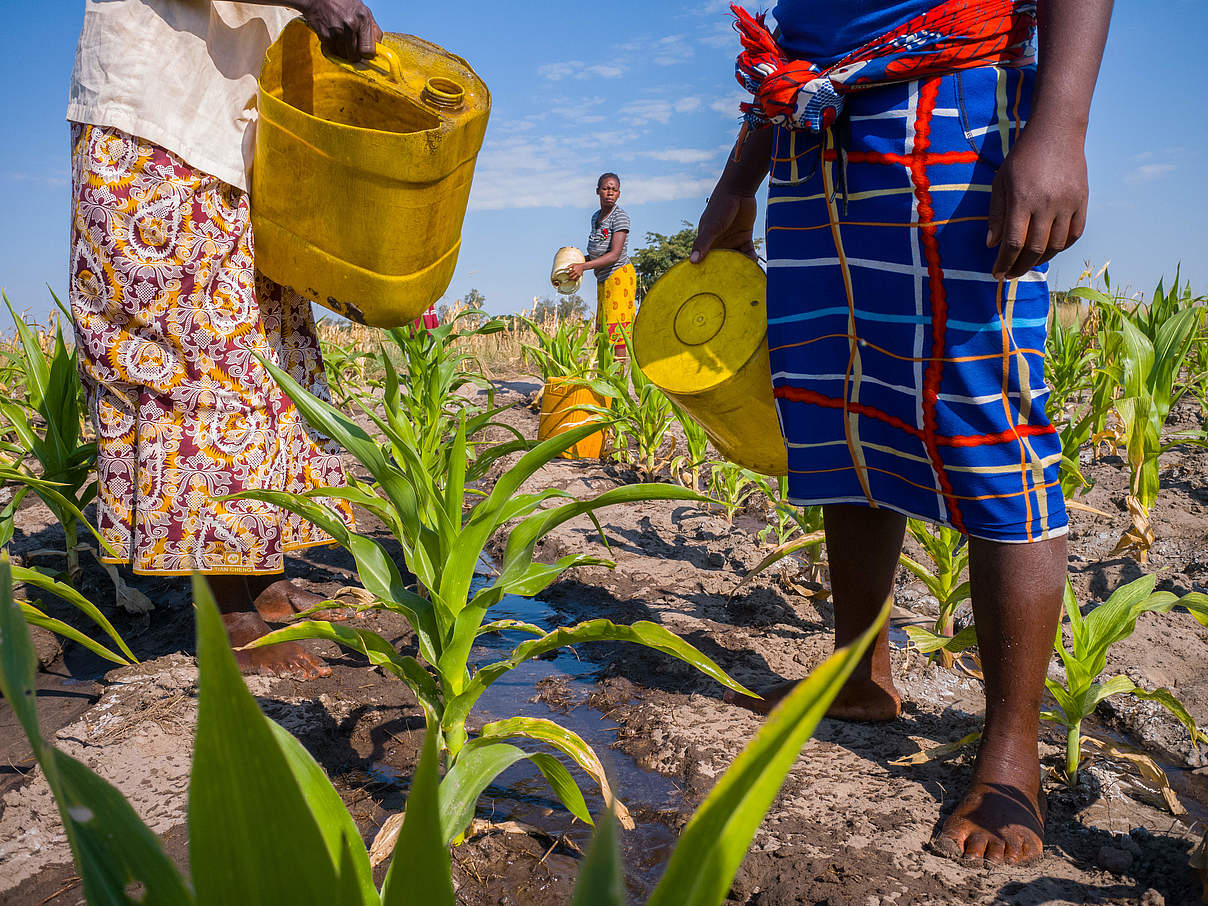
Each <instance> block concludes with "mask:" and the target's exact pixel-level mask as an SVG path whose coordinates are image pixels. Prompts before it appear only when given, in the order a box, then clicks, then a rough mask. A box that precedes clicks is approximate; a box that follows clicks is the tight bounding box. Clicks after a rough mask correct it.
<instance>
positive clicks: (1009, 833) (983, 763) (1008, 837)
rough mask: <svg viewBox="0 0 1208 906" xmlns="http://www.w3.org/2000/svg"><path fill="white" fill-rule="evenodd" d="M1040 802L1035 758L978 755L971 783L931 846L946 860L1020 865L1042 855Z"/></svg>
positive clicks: (1038, 775)
mask: <svg viewBox="0 0 1208 906" xmlns="http://www.w3.org/2000/svg"><path fill="white" fill-rule="evenodd" d="M1044 820H1045V803H1044V798H1043V796H1042V795H1041V793H1040V761H1039V759H1038V758H1037V757H1036V755H1035V753H1034V752H1032V753H1015V754H1014V755H1012V754H1010V753H1009V754H1006V755H1001V754H1000V755H995V754H991V753H989V752H987V751H986V750H985V749H983V751H982V752H981V753H979V755H978V758H977V767H976V768H975V769H974V772H973V783H972V785H971V786H970V787H969V791H968V792H967V793H966V794H965V798H964V799H962V800H961V802H960V804H959V805H957V807H956V811H954V812H953V813H952V815H951V816H950V817H949V818H948V820H947V821H945V822H944V827H943V829H942V830H941V831H940V833H939V835H938V836H937V837H936V838H935V840H934V841H932V847H933V848H934V849H935V850H936V851H937V852H939V853H940V854H942V855H945V856H949V857H950V858H954V859H960V860H962V861H967V860H973V861H977V860H982V861H985V862H989V863H992V864H995V865H1023V864H1025V863H1027V862H1032V861H1034V860H1036V859H1038V858H1040V856H1041V855H1042V854H1043V852H1044Z"/></svg>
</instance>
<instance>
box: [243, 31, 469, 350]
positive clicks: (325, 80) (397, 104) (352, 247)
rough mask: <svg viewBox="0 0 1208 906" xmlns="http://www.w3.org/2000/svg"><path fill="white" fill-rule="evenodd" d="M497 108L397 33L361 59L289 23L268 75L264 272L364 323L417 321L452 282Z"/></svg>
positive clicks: (256, 199) (256, 211) (262, 145)
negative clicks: (331, 51)
mask: <svg viewBox="0 0 1208 906" xmlns="http://www.w3.org/2000/svg"><path fill="white" fill-rule="evenodd" d="M490 109H491V95H490V92H489V91H488V90H487V87H486V85H485V84H484V83H483V81H482V79H480V78H479V77H478V75H477V74H476V73H475V72H474V70H473V69H471V68H470V66H469V64H468V63H466V61H465V60H462V59H461V58H460V57H455V56H453V55H452V54H450V53H448V52H447V51H445V50H444V49H442V48H440V47H438V46H437V45H435V44H432V43H429V42H428V41H424V40H421V39H420V38H416V37H413V36H411V35H398V34H387V35H385V36H384V37H383V38H382V43H381V44H379V45H378V52H377V54H376V56H374V57H373V58H371V59H370V60H369V61H367V63H363V64H359V65H353V64H351V63H347V62H345V61H342V60H337V59H333V58H330V57H328V56H325V55H324V53H323V50H322V48H321V47H320V45H319V39H318V38H317V37H316V36H315V34H314V32H312V31H311V30H310V29H309V28H307V27H306V24H305V23H304V22H302V20H300V19H295V20H294V21H292V22H290V23H289V25H287V26H286V27H285V30H284V31H282V33H281V36H280V37H279V38H278V39H277V40H276V41H275V42H274V43H273V45H272V46H271V47H270V48H269V50H268V54H267V55H266V57H265V61H264V68H263V69H262V70H261V73H260V90H259V113H260V120H259V124H258V126H257V129H256V158H255V166H254V167H253V171H252V229H253V238H254V242H255V250H256V266H257V268H259V269H260V270H261V271H262V272H263V273H264V274H265V275H266V276H268V277H269V278H270V279H272V280H275V281H276V282H278V283H282V284H285V285H287V286H291V287H293V288H294V289H296V290H297V291H298V292H300V293H302V294H303V295H305V296H308V297H310V298H312V299H314V300H315V301H316V302H318V303H319V304H320V305H324V306H326V307H327V308H330V309H331V310H333V311H335V312H338V313H339V314H342V315H344V316H346V317H348V318H351V319H352V320H354V321H358V322H360V323H362V324H368V325H370V326H372V327H397V326H400V325H402V324H406V323H409V322H411V321H413V320H414V319H415V318H416V317H418V316H419V315H421V314H422V313H423V312H424V311H425V310H426V309H427V308H428V306H430V305H431V304H432V303H433V302H435V301H436V300H437V299H439V298H440V296H441V295H442V294H443V293H444V291H445V290H446V289H447V288H448V286H449V281H450V280H452V278H453V269H454V267H455V266H456V264H457V254H458V252H459V250H460V249H461V226H462V221H463V220H464V219H465V213H466V204H467V202H468V200H469V196H470V182H471V180H472V178H473V176H474V163H475V160H476V159H477V157H478V150H479V148H480V147H481V146H482V138H483V134H484V133H485V132H486V127H487V117H488V115H489V114H490Z"/></svg>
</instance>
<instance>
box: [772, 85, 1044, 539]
mask: <svg viewBox="0 0 1208 906" xmlns="http://www.w3.org/2000/svg"><path fill="white" fill-rule="evenodd" d="M1034 80H1035V69H1034V68H1030V67H1026V68H1019V69H1012V68H999V67H994V66H988V67H984V68H979V69H971V70H966V71H964V72H959V73H955V74H952V75H948V76H943V77H937V78H930V79H926V80H922V81H916V82H909V83H902V84H897V85H888V86H883V87H878V88H875V89H869V90H866V91H859V92H855V93H853V94H850V95H848V98H847V104H848V106H847V112H848V115H849V117H850V119H846V118H845V119H846V121H845V122H844V121H841V122H840V124H837V126H836V127H833V128H832V129H830V130H828V131H827V132H826V133H825V134H824V135H821V136H819V135H818V134H815V133H810V132H798V131H789V130H785V129H777V133H776V137H775V143H774V151H773V161H772V172H771V184H770V189H769V193H768V207H767V256H768V344H769V349H770V352H771V364H772V379H773V384H774V388H775V394H776V402H777V408H778V411H779V415H780V422H781V428H782V430H783V432H784V436H785V442H786V445H787V447H788V461H789V494H790V498H791V499H792V501H793V502H794V503H797V504H802V505H805V504H825V503H850V504H860V505H865V506H871V507H885V508H887V509H892V510H896V511H898V512H900V513H904V514H906V515H908V516H914V517H918V518H920V519H925V520H928V521H931V522H934V523H940V524H944V525H949V526H952V527H953V528H956V529H958V530H959V531H961V532H964V533H966V534H968V535H971V536H974V537H977V538H983V539H987V540H991V541H1000V542H1030V541H1040V540H1044V539H1047V538H1051V537H1055V536H1057V535H1061V534H1064V532H1065V531H1066V524H1067V521H1066V512H1065V503H1064V500H1063V499H1062V496H1061V489H1060V486H1059V484H1058V481H1057V469H1058V465H1059V463H1060V459H1061V449H1060V442H1059V440H1058V437H1057V434H1056V432H1055V431H1054V429H1053V427H1052V425H1051V424H1050V423H1049V420H1048V418H1047V417H1046V415H1045V409H1044V406H1045V400H1046V398H1047V395H1048V391H1047V389H1046V387H1045V383H1044V349H1045V337H1046V332H1047V325H1048V314H1049V293H1048V287H1047V284H1046V281H1045V270H1046V269H1045V268H1039V269H1036V270H1033V271H1031V272H1030V273H1028V274H1026V275H1025V276H1024V277H1022V278H1020V279H1019V280H1012V281H998V280H995V279H994V278H993V277H992V276H991V270H992V269H993V264H994V261H995V258H996V256H997V249H993V248H987V247H986V232H987V220H988V214H989V204H990V187H991V184H992V183H993V181H994V177H995V173H996V172H997V169H998V167H999V166H1001V164H1002V162H1003V160H1004V158H1005V156H1006V154H1007V152H1008V151H1009V150H1010V148H1011V146H1012V143H1013V142H1014V141H1015V140H1016V138H1017V137H1018V135H1019V133H1020V130H1021V129H1022V127H1023V125H1024V123H1025V122H1026V119H1027V116H1028V109H1029V102H1030V99H1031V94H1032V87H1033V84H1034ZM840 152H845V153H840Z"/></svg>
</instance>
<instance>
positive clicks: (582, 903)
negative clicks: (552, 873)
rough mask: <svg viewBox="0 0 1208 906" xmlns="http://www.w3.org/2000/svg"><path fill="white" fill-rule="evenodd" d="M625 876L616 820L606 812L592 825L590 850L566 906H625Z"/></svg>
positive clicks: (580, 868) (626, 900) (610, 813)
mask: <svg viewBox="0 0 1208 906" xmlns="http://www.w3.org/2000/svg"><path fill="white" fill-rule="evenodd" d="M626 903H628V899H627V898H626V895H625V873H624V870H623V866H622V863H621V848H620V846H619V845H618V844H617V821H616V818H615V817H613V814H612V812H606V813H605V814H604V815H603V816H601V818H600V820H599V821H597V822H596V832H595V833H594V834H592V838H591V847H590V848H589V849H588V850H587V857H586V858H585V859H584V860H583V864H582V865H581V866H580V867H579V877H578V879H577V880H576V881H575V895H574V898H573V899H572V900H571V901H570V906H626Z"/></svg>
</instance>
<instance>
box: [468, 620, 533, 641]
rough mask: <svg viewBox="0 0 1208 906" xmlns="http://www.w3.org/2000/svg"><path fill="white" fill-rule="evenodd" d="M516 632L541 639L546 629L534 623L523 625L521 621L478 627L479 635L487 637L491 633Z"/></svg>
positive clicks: (500, 622) (498, 621) (499, 622)
mask: <svg viewBox="0 0 1208 906" xmlns="http://www.w3.org/2000/svg"><path fill="white" fill-rule="evenodd" d="M511 630H515V631H517V632H523V633H526V634H527V635H531V636H537V637H538V638H540V637H541V636H544V635H545V633H546V630H545V629H542V628H541V627H540V626H537V625H535V624H533V623H523V622H521V621H520V620H496V621H495V622H493V623H485V624H483V625H482V626H479V627H478V633H477V634H478V635H487V634H488V633H491V632H508V631H511Z"/></svg>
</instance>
